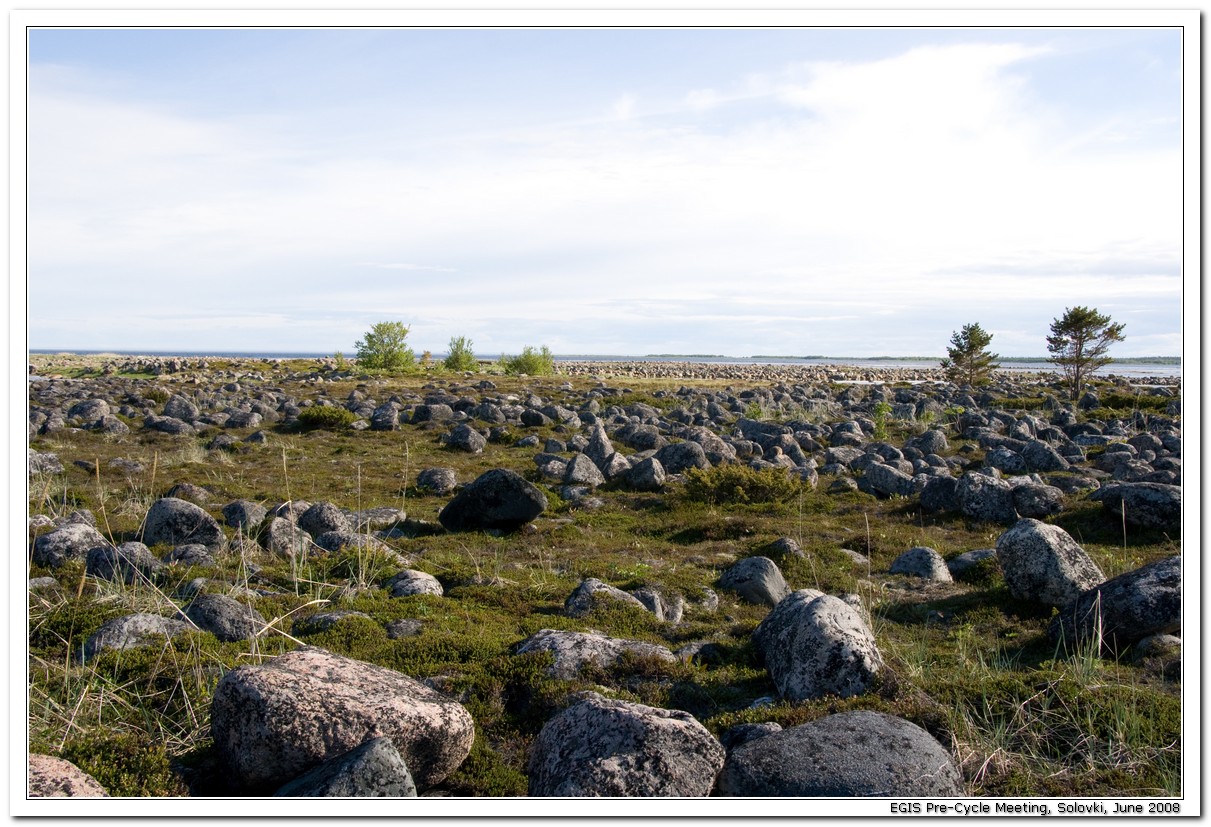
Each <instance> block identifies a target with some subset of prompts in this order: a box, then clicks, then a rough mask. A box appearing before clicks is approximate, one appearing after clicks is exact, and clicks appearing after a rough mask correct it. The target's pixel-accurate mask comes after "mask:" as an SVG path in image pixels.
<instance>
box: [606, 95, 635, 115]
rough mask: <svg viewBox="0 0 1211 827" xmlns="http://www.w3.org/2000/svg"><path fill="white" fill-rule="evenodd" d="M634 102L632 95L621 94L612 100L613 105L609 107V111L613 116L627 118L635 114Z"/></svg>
mask: <svg viewBox="0 0 1211 827" xmlns="http://www.w3.org/2000/svg"><path fill="white" fill-rule="evenodd" d="M635 103H636V101H635V96H634V95H630V94H627V95H623V96H621V97H620V98H618V100H616V101H614V105H613V106H612V107H611V108H610V111H611V112H612V113H613V115H614V117H615V118H618V119H619V120H627V119H628V118H631V117H633V116H634V115H635Z"/></svg>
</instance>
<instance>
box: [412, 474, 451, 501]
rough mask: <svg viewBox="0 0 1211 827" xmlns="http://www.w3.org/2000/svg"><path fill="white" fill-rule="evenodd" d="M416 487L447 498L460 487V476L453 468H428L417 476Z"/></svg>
mask: <svg viewBox="0 0 1211 827" xmlns="http://www.w3.org/2000/svg"><path fill="white" fill-rule="evenodd" d="M416 487H417V488H420V489H422V490H425V491H429V492H432V493H434V494H438V495H440V496H445V495H446V494H449V493H450V492H451V491H453V490H454V489H455V488H456V487H458V474H457V473H455V471H454V469H453V468H426V469H425V470H423V471H421V472H420V473H419V474H417V475H416Z"/></svg>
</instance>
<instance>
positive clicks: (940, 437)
mask: <svg viewBox="0 0 1211 827" xmlns="http://www.w3.org/2000/svg"><path fill="white" fill-rule="evenodd" d="M905 447H906V448H916V449H917V450H918V451H920V452H921V453H922V454H938V455H939V456H940V455H942V454H944V453H945V452H946V451H949V450H950V443H949V442H947V441H946V434H945V433H944V432H943V431H941V430H940V429H938V428H930V429H929V430H928V431H925V432H924V433H920V434H917V435H916V436H914V437H913V438H912V439H910V440H908V442H907V443H905Z"/></svg>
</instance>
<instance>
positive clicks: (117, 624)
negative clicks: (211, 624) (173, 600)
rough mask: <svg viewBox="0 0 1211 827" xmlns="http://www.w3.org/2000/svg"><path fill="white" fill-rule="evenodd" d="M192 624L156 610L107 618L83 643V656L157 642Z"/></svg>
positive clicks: (90, 656) (186, 628)
mask: <svg viewBox="0 0 1211 827" xmlns="http://www.w3.org/2000/svg"><path fill="white" fill-rule="evenodd" d="M192 628H194V627H193V626H191V625H190V624H188V623H186V622H185V621H183V620H177V619H175V618H171V617H163V616H162V615H157V614H148V613H139V614H132V615H124V616H122V617H115V618H114V619H113V620H108V621H106V622H105V623H103V624H102V625H101V628H100V629H98V630H97V631H96V632H94V633H93V635H92V637H90V638H89V639H88V640H87V641H86V642H85V644H84V660H85V661H86V662H87V661H90V660H92V659H93V658H95V657H96V656H97V655H99V654H101V652H103V651H104V650H106V649H114V650H126V649H134V648H136V647H139V646H157V645H162V644H163V643H164V638H169V637H175V636H176V635H179V634H181V633H182V632H187V631H189V630H190V629H192Z"/></svg>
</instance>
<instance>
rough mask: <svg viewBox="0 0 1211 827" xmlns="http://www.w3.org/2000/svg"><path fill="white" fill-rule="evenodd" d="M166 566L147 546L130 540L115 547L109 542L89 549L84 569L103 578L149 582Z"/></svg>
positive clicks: (130, 581) (94, 575) (124, 581)
mask: <svg viewBox="0 0 1211 827" xmlns="http://www.w3.org/2000/svg"><path fill="white" fill-rule="evenodd" d="M163 567H164V564H163V563H161V562H160V561H159V560H158V559H156V556H155V555H154V554H152V553H151V551H150V550H149V549H148V548H147V546H145V545H143V544H142V543H137V542H129V543H123V544H122V545H120V546H118V547H117V548H114V547H113V546H111V545H110V544H109V543H106V544H105V545H101V546H97V547H96V548H94V549H89V552H88V557H87V558H86V559H85V562H84V570H85V571H86V572H88V573H89V574H91V575H92V576H93V577H99V578H101V579H102V580H114V581H119V582H122V583H127V584H130V583H135V582H136V581H143V582H147V581H150V580H151V579H152V578H154V577H155V576H156V574H157V573H158V572H159V571H160V569H162V568H163Z"/></svg>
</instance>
